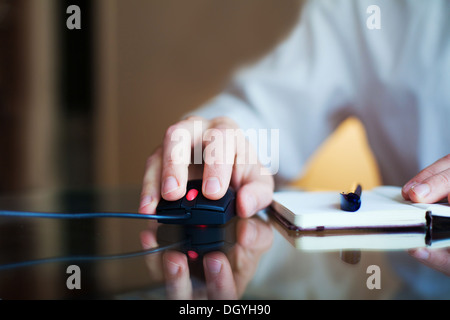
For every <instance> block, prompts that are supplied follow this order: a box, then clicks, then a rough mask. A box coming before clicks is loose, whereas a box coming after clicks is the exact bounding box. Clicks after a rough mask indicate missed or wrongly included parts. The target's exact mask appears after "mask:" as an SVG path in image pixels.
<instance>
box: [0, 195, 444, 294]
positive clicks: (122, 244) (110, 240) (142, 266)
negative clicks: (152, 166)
mask: <svg viewBox="0 0 450 320" xmlns="http://www.w3.org/2000/svg"><path fill="white" fill-rule="evenodd" d="M139 195H140V190H139V189H138V188H116V189H83V190H57V191H48V192H41V193H34V194H28V195H19V196H2V197H0V210H14V211H35V212H136V210H137V206H138V204H139ZM432 230H433V232H431V231H430V229H408V230H406V229H403V230H395V231H393V230H376V231H374V230H358V231H340V232H331V231H317V232H294V231H290V230H288V229H287V228H286V227H285V226H284V225H283V224H282V223H280V221H279V220H278V219H276V218H275V216H274V214H273V212H271V210H270V209H269V208H268V209H267V210H264V211H262V212H260V213H259V214H258V215H256V216H254V217H252V218H249V219H242V218H237V217H236V218H234V219H232V220H231V221H230V222H228V223H227V224H226V225H224V226H220V227H208V226H190V227H188V226H179V225H169V224H161V223H158V222H157V221H155V220H148V219H130V218H88V219H49V218H37V217H13V216H9V217H3V216H2V217H0V239H1V241H0V299H4V300H8V299H39V300H40V299H150V300H165V299H255V300H259V299H264V300H267V299H271V300H299V299H302V300H303V299H449V298H450V277H448V276H447V275H445V274H444V273H443V272H440V271H437V270H435V269H434V268H431V267H428V266H427V265H425V264H423V263H421V262H420V261H418V260H417V259H415V258H413V257H412V256H411V255H410V254H408V249H412V248H417V247H431V248H434V247H435V248H436V249H433V250H447V249H446V248H448V246H449V244H450V242H449V241H448V238H449V234H448V233H449V231H448V230H449V228H448V227H440V226H436V227H435V228H434V229H432Z"/></svg>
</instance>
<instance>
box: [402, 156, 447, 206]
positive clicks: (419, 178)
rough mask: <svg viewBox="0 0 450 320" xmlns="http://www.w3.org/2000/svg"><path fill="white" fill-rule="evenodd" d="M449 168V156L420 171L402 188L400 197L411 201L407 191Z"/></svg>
mask: <svg viewBox="0 0 450 320" xmlns="http://www.w3.org/2000/svg"><path fill="white" fill-rule="evenodd" d="M448 168H450V154H449V155H447V156H445V157H443V158H441V159H439V160H438V161H436V162H434V163H433V164H431V165H430V166H428V167H426V168H425V169H423V170H422V171H420V172H419V173H418V174H417V175H416V176H415V177H414V178H412V179H411V180H409V181H408V182H407V183H405V185H404V186H403V188H402V195H403V198H404V199H405V200H411V199H410V198H409V191H410V190H411V188H412V187H414V185H418V184H420V183H421V182H423V181H424V180H425V179H428V178H430V177H432V176H434V175H436V174H438V173H440V172H442V171H444V170H446V169H448Z"/></svg>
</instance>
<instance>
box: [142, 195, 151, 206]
mask: <svg viewBox="0 0 450 320" xmlns="http://www.w3.org/2000/svg"><path fill="white" fill-rule="evenodd" d="M152 201H153V198H152V196H149V195H146V196H143V197H142V198H141V208H144V207H146V206H148V205H149V204H151V203H152Z"/></svg>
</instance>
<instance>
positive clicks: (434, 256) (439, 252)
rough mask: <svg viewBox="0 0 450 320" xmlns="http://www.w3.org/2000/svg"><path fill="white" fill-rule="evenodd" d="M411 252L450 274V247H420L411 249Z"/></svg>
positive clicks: (427, 263) (431, 265)
mask: <svg viewBox="0 0 450 320" xmlns="http://www.w3.org/2000/svg"><path fill="white" fill-rule="evenodd" d="M409 254H410V255H412V256H413V257H414V258H416V259H417V260H419V261H420V262H422V263H423V264H425V265H427V266H429V267H430V268H433V269H436V270H438V271H440V272H442V273H444V274H446V275H447V276H450V248H445V249H426V248H419V249H414V250H410V251H409Z"/></svg>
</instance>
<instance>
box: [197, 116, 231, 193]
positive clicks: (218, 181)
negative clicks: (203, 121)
mask: <svg viewBox="0 0 450 320" xmlns="http://www.w3.org/2000/svg"><path fill="white" fill-rule="evenodd" d="M225 125H226V124H225V123H222V124H221V125H219V126H218V127H215V128H209V129H208V130H206V131H205V134H204V137H203V140H204V141H205V149H204V153H203V154H204V157H203V159H204V168H203V186H202V192H203V195H204V196H205V197H206V198H208V199H211V200H218V199H221V198H222V197H223V196H224V195H225V193H226V191H227V189H228V187H229V184H230V180H231V174H232V171H233V165H234V159H235V154H236V146H235V142H234V134H233V131H234V130H233V129H225V128H224V127H223V126H225Z"/></svg>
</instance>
